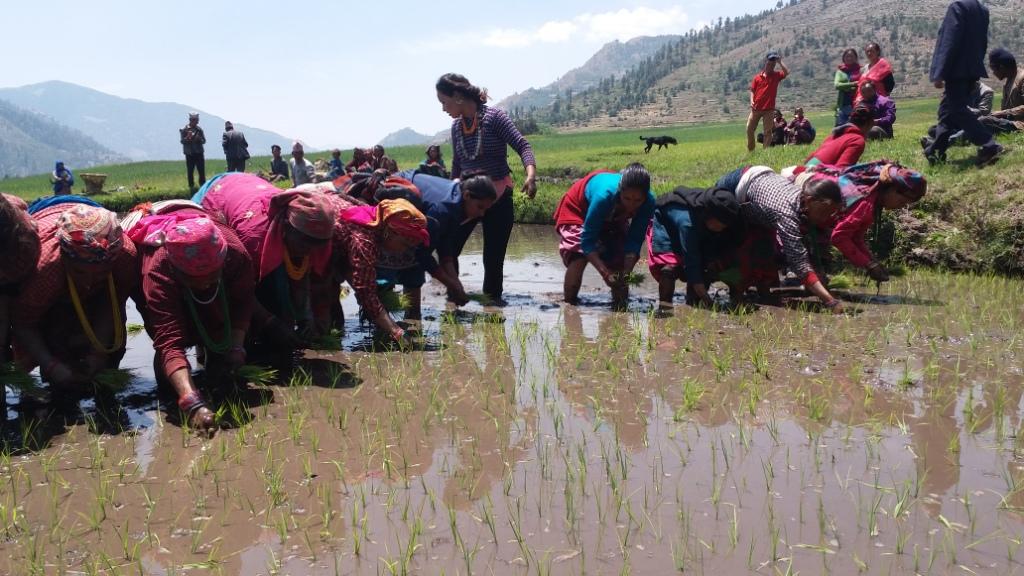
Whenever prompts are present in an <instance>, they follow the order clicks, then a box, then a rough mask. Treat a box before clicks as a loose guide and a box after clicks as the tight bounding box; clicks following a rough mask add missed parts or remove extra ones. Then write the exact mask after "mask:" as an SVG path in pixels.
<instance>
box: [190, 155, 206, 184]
mask: <svg viewBox="0 0 1024 576" xmlns="http://www.w3.org/2000/svg"><path fill="white" fill-rule="evenodd" d="M185 169H186V170H188V187H189V188H195V187H196V181H195V180H194V179H193V178H192V171H193V170H199V185H200V186H202V185H203V184H206V157H205V156H203V154H202V153H199V154H185Z"/></svg>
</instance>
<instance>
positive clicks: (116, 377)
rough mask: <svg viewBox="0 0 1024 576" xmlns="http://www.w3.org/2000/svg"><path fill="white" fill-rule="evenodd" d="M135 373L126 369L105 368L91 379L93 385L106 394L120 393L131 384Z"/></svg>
mask: <svg viewBox="0 0 1024 576" xmlns="http://www.w3.org/2000/svg"><path fill="white" fill-rule="evenodd" d="M134 378H135V373H134V372H132V371H131V370H128V369H126V368H107V369H105V370H100V371H99V372H97V373H96V375H95V376H93V377H92V381H93V383H94V384H95V385H96V386H98V387H99V388H102V389H104V390H107V391H108V392H121V391H122V390H124V389H125V388H127V387H128V385H129V384H131V383H132V380H133V379H134Z"/></svg>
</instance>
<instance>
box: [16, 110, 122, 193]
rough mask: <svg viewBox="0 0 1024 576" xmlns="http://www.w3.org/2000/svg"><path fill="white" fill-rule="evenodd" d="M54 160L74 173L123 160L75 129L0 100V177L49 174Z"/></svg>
mask: <svg viewBox="0 0 1024 576" xmlns="http://www.w3.org/2000/svg"><path fill="white" fill-rule="evenodd" d="M57 160H63V161H64V162H65V163H66V164H67V165H68V166H69V167H70V168H71V169H72V170H74V171H76V172H77V171H79V170H81V169H82V168H87V167H89V166H95V165H97V164H110V163H114V162H124V161H126V160H127V159H126V158H125V157H123V156H121V155H118V154H116V153H114V152H111V151H110V150H108V149H106V148H104V147H103V146H102V145H100V144H99V143H98V142H96V141H95V140H93V139H92V138H89V137H88V136H86V135H85V134H82V133H81V132H79V131H77V130H74V129H71V128H68V127H67V126H62V125H60V124H58V123H56V122H54V121H53V120H51V119H49V118H47V117H45V116H42V115H41V114H37V113H35V112H31V111H29V110H24V109H21V108H18V107H17V106H15V105H13V104H11V103H9V102H5V101H3V100H0V178H11V177H17V176H28V175H30V174H42V173H45V172H50V171H51V170H53V164H54V162H55V161H57ZM0 188H2V185H0Z"/></svg>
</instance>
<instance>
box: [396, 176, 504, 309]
mask: <svg viewBox="0 0 1024 576" xmlns="http://www.w3.org/2000/svg"><path fill="white" fill-rule="evenodd" d="M398 176H399V177H400V178H403V179H405V180H408V181H409V182H411V183H412V184H413V186H415V187H416V189H417V190H419V193H420V196H419V198H415V199H414V198H407V199H408V200H409V201H410V202H412V203H413V204H414V205H418V206H417V207H418V208H420V209H421V210H422V212H423V214H424V216H426V217H427V230H428V231H429V232H430V244H429V245H423V246H420V247H419V248H418V249H417V257H416V260H417V266H416V270H417V272H416V273H417V274H418V280H419V285H422V284H423V282H424V280H425V278H424V271H425V272H427V273H429V274H430V275H431V277H433V278H434V279H435V280H437V281H438V282H440V283H441V284H442V285H444V287H445V288H446V289H447V290H448V300H449V301H451V302H453V303H455V304H457V305H459V306H461V305H463V304H465V303H467V302H468V301H469V297H468V296H467V295H466V290H465V288H464V287H463V285H462V281H461V280H459V267H458V258H459V254H460V253H461V252H462V248H463V245H462V242H461V241H462V240H463V239H464V235H463V234H462V233H461V229H462V226H464V225H465V224H466V223H468V222H475V221H477V220H479V219H480V218H483V216H484V214H486V213H487V210H489V209H490V207H491V206H493V205H494V203H495V202H496V201H497V199H498V193H497V190H496V189H495V188H494V183H493V182H492V181H491V179H490V177H488V176H487V174H486V173H484V172H464V173H463V174H462V176H463V177H462V179H461V180H459V181H452V180H447V179H445V178H439V177H437V176H432V175H430V174H425V173H422V172H420V171H418V170H406V171H405V172H400V173H399V174H398ZM434 252H437V259H436V260H435V258H434V256H433V253H434ZM377 274H378V277H380V276H381V275H382V271H381V270H379V269H378V271H377ZM406 286H408V285H406ZM407 294H408V296H409V298H410V302H409V308H408V309H407V310H406V315H405V317H406V318H408V319H416V320H418V319H419V317H420V305H419V300H420V290H419V289H418V288H417V289H416V290H415V291H413V292H407Z"/></svg>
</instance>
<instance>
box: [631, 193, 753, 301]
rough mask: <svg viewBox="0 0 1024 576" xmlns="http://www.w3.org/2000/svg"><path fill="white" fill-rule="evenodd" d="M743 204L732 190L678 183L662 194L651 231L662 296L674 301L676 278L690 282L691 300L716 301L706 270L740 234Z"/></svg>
mask: <svg viewBox="0 0 1024 576" xmlns="http://www.w3.org/2000/svg"><path fill="white" fill-rule="evenodd" d="M739 211H740V206H739V203H738V202H736V196H735V194H733V193H732V192H730V191H728V190H720V189H717V188H711V189H708V190H698V189H694V188H676V189H675V190H673V191H672V192H669V193H668V194H664V195H662V196H660V197H659V198H658V200H657V207H656V208H655V210H654V217H653V218H652V219H651V226H650V228H649V229H648V231H647V246H648V268H649V269H650V271H651V276H653V277H654V279H655V280H657V281H658V299H659V300H660V301H661V303H662V304H663V305H668V306H671V305H672V297H673V295H674V293H675V284H676V280H682V281H684V282H685V283H686V301H687V302H688V303H690V304H697V303H699V304H703V305H706V306H707V305H711V304H712V300H711V297H710V296H709V295H708V290H707V286H708V280H707V278H706V277H705V269H706V267H707V264H708V263H709V262H710V261H711V259H712V258H711V256H712V254H711V252H712V251H714V250H715V249H716V248H719V247H723V246H724V245H726V244H728V243H729V240H728V239H727V238H726V236H725V234H724V233H725V232H726V231H728V232H729V233H731V234H733V235H735V234H736V227H737V225H738V224H739Z"/></svg>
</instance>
